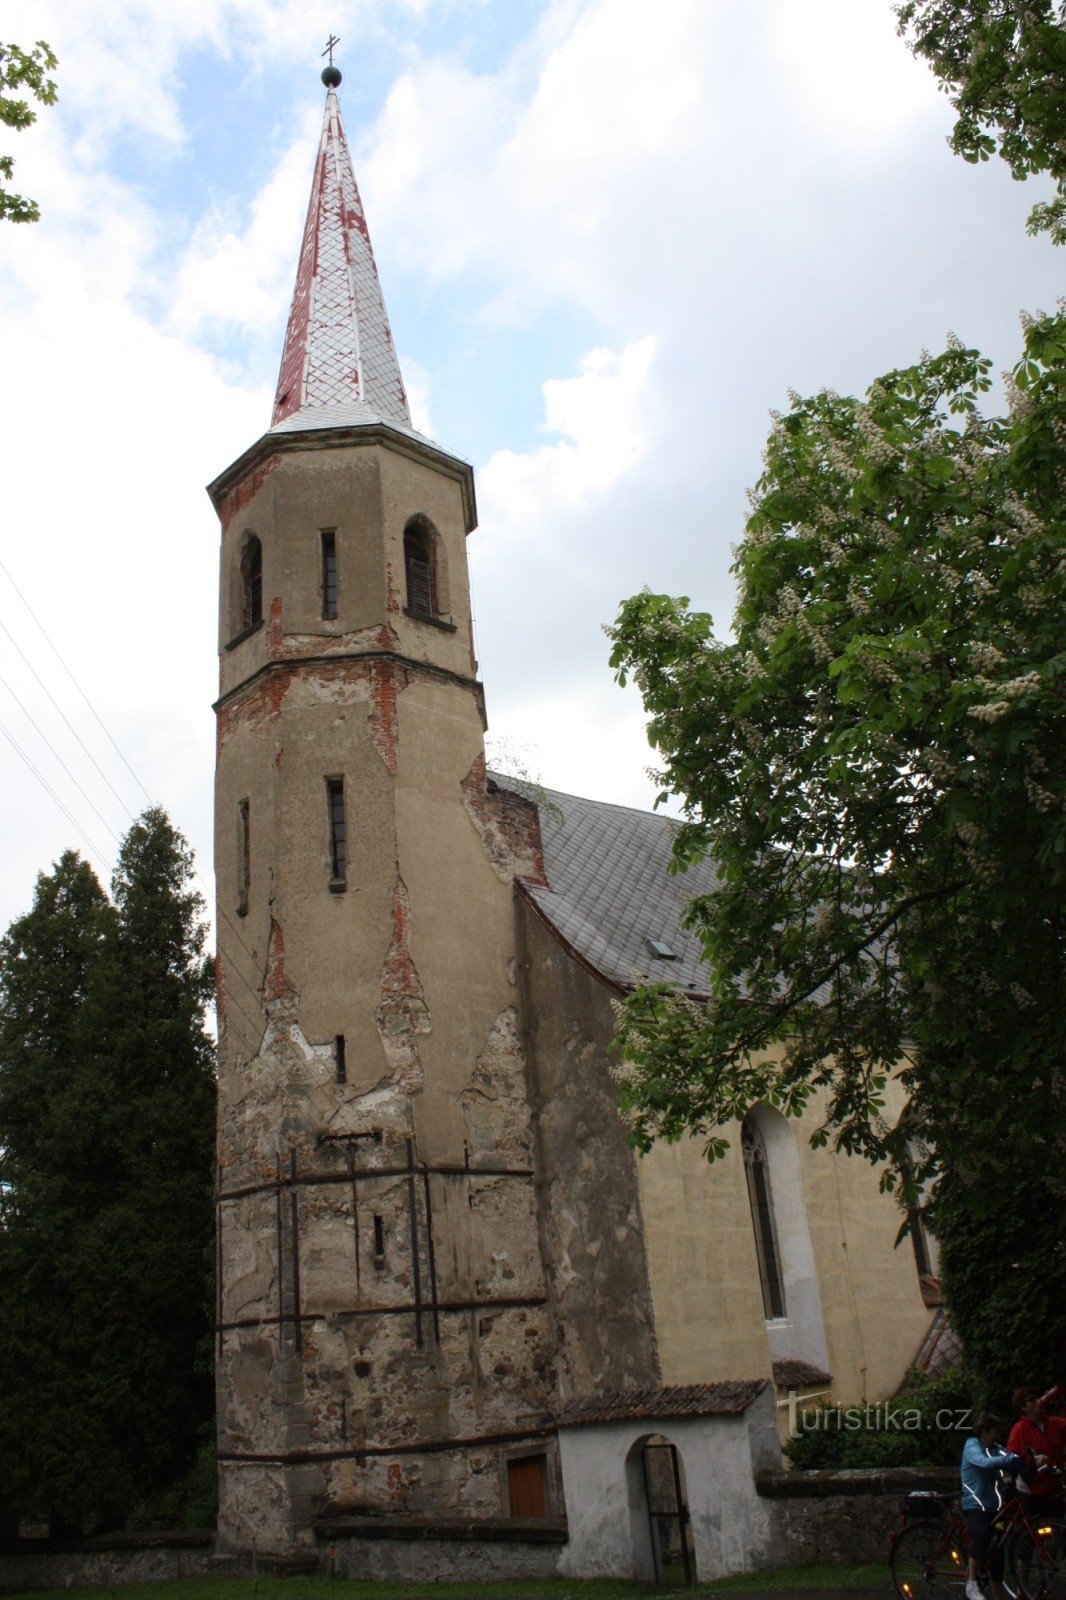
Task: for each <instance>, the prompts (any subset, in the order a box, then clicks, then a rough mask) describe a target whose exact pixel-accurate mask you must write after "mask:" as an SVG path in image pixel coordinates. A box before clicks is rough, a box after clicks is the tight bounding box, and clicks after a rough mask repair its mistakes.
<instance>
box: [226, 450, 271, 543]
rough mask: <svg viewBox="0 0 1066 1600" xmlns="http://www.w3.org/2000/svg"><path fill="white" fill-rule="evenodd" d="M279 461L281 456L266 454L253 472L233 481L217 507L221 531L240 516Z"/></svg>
mask: <svg viewBox="0 0 1066 1600" xmlns="http://www.w3.org/2000/svg"><path fill="white" fill-rule="evenodd" d="M280 462H281V457H280V456H278V455H273V456H267V458H266V460H265V461H261V462H260V463H259V465H258V466H257V467H256V469H255V471H254V472H250V473H248V475H247V477H244V478H242V479H241V480H240V482H239V483H235V484H234V485H233V488H232V489H227V491H226V493H225V494H224V495H223V497H222V503H221V505H220V506H219V508H218V515H219V520H220V521H221V523H222V531H223V533H225V531H226V529H227V528H228V527H229V525H230V523H231V522H232V521H233V519H234V518H235V517H238V516H240V514H241V512H242V511H243V510H244V508H245V506H247V505H249V504H250V503H251V501H253V500H254V499H255V497H256V495H257V494H258V493H259V491H260V489H261V488H262V487H263V485H264V483H265V482H266V480H267V479H268V478H269V477H270V474H271V473H272V472H273V471H274V468H275V467H277V466H278V465H280Z"/></svg>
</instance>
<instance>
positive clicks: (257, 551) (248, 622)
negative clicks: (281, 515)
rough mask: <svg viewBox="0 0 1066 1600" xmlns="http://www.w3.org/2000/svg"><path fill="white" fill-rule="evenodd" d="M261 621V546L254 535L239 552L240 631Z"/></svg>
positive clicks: (251, 534) (249, 537) (250, 536)
mask: <svg viewBox="0 0 1066 1600" xmlns="http://www.w3.org/2000/svg"><path fill="white" fill-rule="evenodd" d="M262 620H263V546H262V545H261V544H260V542H259V540H258V539H257V538H256V536H255V534H254V533H250V534H249V535H248V538H247V540H246V541H245V545H244V549H243V551H242V552H241V631H242V632H243V631H244V630H245V629H246V628H254V627H255V626H256V625H257V624H258V623H260V622H262Z"/></svg>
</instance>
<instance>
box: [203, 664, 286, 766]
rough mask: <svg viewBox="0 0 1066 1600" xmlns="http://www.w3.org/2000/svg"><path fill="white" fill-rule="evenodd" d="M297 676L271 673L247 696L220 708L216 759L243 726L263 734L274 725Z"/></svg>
mask: <svg viewBox="0 0 1066 1600" xmlns="http://www.w3.org/2000/svg"><path fill="white" fill-rule="evenodd" d="M294 676H295V674H294V673H291V672H270V673H268V674H267V675H266V676H265V677H262V678H260V679H258V680H257V682H255V683H253V684H252V685H251V686H250V687H249V688H248V689H247V690H246V691H245V692H244V693H243V694H241V695H237V696H235V697H234V698H233V699H232V700H227V701H226V702H225V704H224V705H221V706H219V708H218V714H217V715H218V720H217V724H216V739H215V749H216V756H217V755H221V753H222V747H223V745H224V744H225V743H226V741H227V740H228V739H229V738H230V736H231V735H232V734H233V733H234V732H235V731H236V729H237V728H239V727H248V728H250V729H251V730H252V732H253V733H261V732H262V731H263V729H264V728H267V727H269V726H270V724H271V723H272V722H274V721H275V720H276V718H277V716H278V713H279V712H280V710H281V707H282V703H283V702H284V699H285V696H286V695H287V694H288V692H289V689H290V687H291V686H292V683H293V679H294Z"/></svg>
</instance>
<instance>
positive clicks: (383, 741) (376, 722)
mask: <svg viewBox="0 0 1066 1600" xmlns="http://www.w3.org/2000/svg"><path fill="white" fill-rule="evenodd" d="M406 687H407V674H406V672H405V671H404V670H403V668H402V667H399V666H397V665H396V664H394V663H393V662H391V661H375V662H372V663H371V669H370V708H371V709H370V737H371V738H372V739H373V741H374V748H375V749H376V750H377V752H378V754H379V755H380V757H381V759H382V760H383V761H384V763H385V765H386V767H387V768H388V770H389V771H390V772H391V773H395V771H396V748H397V742H398V734H399V730H398V719H397V715H396V708H397V702H398V700H399V697H400V694H401V692H402V691H403V690H404V689H405V688H406Z"/></svg>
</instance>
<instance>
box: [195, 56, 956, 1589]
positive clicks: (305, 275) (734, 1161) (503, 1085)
mask: <svg viewBox="0 0 1066 1600" xmlns="http://www.w3.org/2000/svg"><path fill="white" fill-rule="evenodd" d="M324 81H325V83H326V86H327V95H326V107H325V116H324V121H323V129H322V136H321V140H320V143H319V147H318V151H317V156H316V162H315V172H314V178H313V183H312V193H311V200H310V205H309V209H308V214H307V221H306V226H305V232H304V239H303V245H302V249H301V254H300V259H299V263H298V267H297V278H296V286H295V291H294V295H293V301H292V308H291V312H290V317H289V323H288V329H287V333H286V338H285V345H284V350H283V353H282V362H281V373H280V378H279V383H278V392H277V397H276V401H275V407H274V414H273V417H272V420H271V425H270V427H269V428H268V430H267V431H266V432H265V433H264V434H263V435H262V437H261V438H259V439H258V440H257V441H255V442H254V443H252V444H251V445H250V446H249V448H248V449H247V450H246V451H245V452H244V453H243V454H242V455H241V456H240V457H239V459H238V460H237V461H235V462H234V463H233V464H232V465H231V466H230V467H228V468H227V469H226V470H225V471H224V472H222V473H221V474H220V476H219V477H218V478H217V479H216V480H215V481H214V483H213V484H212V485H211V486H210V491H209V492H210V494H211V497H212V500H213V502H214V505H215V507H216V509H217V511H218V514H219V518H220V522H221V526H222V544H221V568H220V596H219V660H220V687H219V699H218V701H217V705H216V712H217V718H218V760H217V779H216V808H217V809H216V876H217V885H218V937H219V960H218V1016H219V1024H220V1039H219V1055H220V1067H219V1145H218V1159H219V1192H218V1219H219V1227H218V1264H219V1271H218V1297H219V1298H218V1346H217V1370H218V1438H219V1463H220V1486H221V1513H220V1534H221V1537H222V1540H223V1542H224V1544H226V1545H228V1546H229V1547H230V1548H235V1549H249V1548H251V1547H252V1546H253V1545H254V1546H255V1548H256V1549H258V1550H259V1551H260V1552H264V1551H273V1552H278V1553H285V1552H289V1553H292V1552H299V1551H310V1552H313V1551H315V1550H319V1551H324V1550H325V1549H327V1548H330V1547H332V1548H333V1549H334V1550H335V1551H339V1552H340V1554H339V1556H338V1558H337V1559H338V1560H339V1561H340V1562H341V1564H342V1565H343V1567H344V1570H347V1571H349V1572H350V1573H351V1574H352V1575H361V1576H367V1577H373V1576H381V1575H386V1574H387V1575H390V1576H397V1575H404V1574H407V1575H410V1576H413V1577H417V1576H420V1575H421V1576H431V1575H434V1574H441V1575H443V1574H448V1575H453V1576H463V1575H466V1576H474V1575H477V1574H490V1573H496V1574H502V1575H514V1576H518V1575H523V1574H525V1575H532V1576H536V1575H542V1574H546V1573H549V1572H555V1571H562V1572H568V1573H572V1574H596V1573H616V1574H619V1575H622V1576H625V1575H634V1574H636V1575H645V1576H652V1575H653V1574H655V1573H659V1574H660V1575H662V1574H664V1573H670V1572H676V1571H677V1570H678V1563H680V1566H681V1568H682V1569H684V1570H685V1571H687V1570H688V1568H689V1566H690V1565H691V1564H692V1563H693V1562H694V1563H695V1569H698V1571H699V1573H700V1576H701V1577H711V1576H714V1575H715V1574H716V1573H717V1572H722V1571H728V1570H736V1569H737V1568H738V1567H743V1566H748V1565H757V1564H758V1563H759V1561H760V1560H761V1559H764V1558H765V1555H766V1552H767V1551H768V1550H769V1548H770V1530H769V1524H768V1517H767V1513H766V1510H765V1506H764V1505H762V1504H761V1503H760V1502H759V1501H758V1497H757V1495H756V1493H755V1488H754V1475H755V1473H756V1472H757V1471H759V1470H761V1469H762V1468H764V1467H766V1466H768V1465H773V1464H774V1463H775V1462H777V1461H778V1459H779V1452H778V1441H779V1437H780V1435H781V1433H782V1431H784V1430H785V1429H786V1428H787V1425H788V1419H789V1417H790V1416H792V1417H793V1418H794V1416H795V1411H796V1407H797V1405H799V1404H801V1403H802V1401H803V1399H804V1397H806V1396H815V1395H817V1396H827V1395H828V1394H829V1393H830V1392H831V1393H832V1395H833V1396H834V1397H835V1398H837V1399H839V1400H842V1401H853V1400H861V1399H864V1398H865V1399H868V1400H870V1401H874V1400H877V1399H881V1398H884V1397H886V1396H888V1395H890V1394H892V1393H894V1391H895V1390H896V1388H897V1387H898V1385H899V1383H900V1381H901V1379H902V1377H903V1375H904V1373H905V1371H906V1369H907V1368H908V1366H909V1365H910V1364H911V1363H912V1362H913V1361H914V1359H915V1357H916V1355H917V1353H918V1352H919V1351H920V1350H921V1349H923V1348H928V1347H929V1344H930V1339H931V1337H932V1334H933V1326H932V1319H933V1317H934V1315H939V1313H938V1312H935V1311H934V1309H933V1307H932V1306H931V1305H930V1301H931V1300H933V1299H935V1281H934V1280H933V1279H932V1278H931V1277H930V1276H929V1272H930V1264H929V1262H928V1260H925V1259H922V1258H921V1256H920V1255H919V1257H918V1259H916V1258H915V1256H914V1255H913V1254H912V1252H911V1250H910V1248H909V1247H904V1248H902V1249H899V1250H897V1249H895V1248H894V1242H895V1237H896V1233H897V1229H898V1224H899V1216H898V1212H897V1210H896V1208H895V1204H894V1202H893V1200H892V1199H891V1197H885V1196H883V1195H881V1194H880V1193H879V1190H878V1183H877V1177H876V1174H875V1173H874V1172H873V1171H871V1170H870V1169H869V1168H868V1167H867V1166H866V1165H864V1164H863V1163H861V1162H856V1161H852V1160H849V1159H847V1158H845V1157H842V1156H838V1155H836V1154H834V1153H832V1152H831V1151H827V1150H812V1149H811V1148H810V1146H809V1143H808V1142H807V1138H806V1137H805V1135H806V1133H807V1132H808V1131H809V1130H808V1129H806V1128H805V1127H804V1126H803V1125H802V1124H800V1125H797V1124H795V1123H792V1122H786V1121H785V1120H784V1119H783V1118H782V1117H781V1116H779V1115H778V1114H777V1113H776V1112H775V1111H773V1110H772V1109H771V1108H769V1107H765V1108H762V1109H760V1110H759V1111H757V1112H756V1113H755V1114H753V1115H752V1116H751V1117H749V1118H748V1119H747V1121H746V1122H745V1124H744V1127H743V1128H738V1129H735V1130H733V1133H734V1137H733V1138H732V1149H731V1151H730V1153H729V1155H728V1156H727V1157H726V1158H725V1159H724V1160H722V1161H721V1162H718V1163H715V1164H714V1165H713V1166H708V1164H707V1163H706V1161H705V1160H704V1158H703V1155H702V1151H701V1146H700V1142H699V1141H698V1140H693V1141H690V1142H687V1143H681V1144H677V1145H672V1146H663V1147H661V1148H656V1149H655V1150H653V1151H652V1152H651V1154H650V1155H648V1156H647V1157H645V1158H643V1159H640V1158H638V1157H637V1156H636V1155H635V1154H634V1152H633V1151H632V1150H630V1149H629V1148H628V1146H627V1143H626V1135H625V1128H624V1126H623V1124H622V1121H621V1119H620V1117H619V1114H618V1111H617V1108H616V1107H617V1087H618V1085H617V1079H616V1076H615V1074H616V1071H617V1067H618V1063H617V1062H616V1060H615V1058H614V1057H613V1056H612V1054H611V1052H610V1048H609V1047H610V1042H611V1038H612V1035H613V1031H614V1016H613V1011H612V1002H613V1001H614V1000H615V998H616V997H617V996H618V995H619V994H621V993H623V992H624V991H625V990H626V989H627V987H629V986H630V985H632V984H633V983H634V982H637V981H639V980H642V979H644V978H646V977H650V978H655V979H665V980H669V981H671V982H674V983H676V984H678V985H679V986H680V987H681V988H682V989H684V990H685V991H687V992H689V993H691V994H693V995H696V996H699V995H701V994H706V992H707V986H708V984H707V974H706V972H705V971H704V970H703V969H702V967H701V965H700V960H699V953H698V951H697V950H696V948H695V947H694V944H693V942H692V940H691V938H690V937H689V936H688V935H687V934H686V932H685V931H684V929H683V926H682V921H681V915H682V911H683V908H684V904H685V902H686V900H687V898H688V897H689V896H690V895H691V894H693V893H698V892H704V891H705V890H706V889H708V888H710V887H711V886H712V880H711V877H710V870H711V869H710V868H708V867H703V868H700V869H697V870H696V871H695V872H694V873H693V874H690V875H689V877H688V878H679V877H674V876H671V875H670V874H669V872H668V870H667V866H668V857H669V848H670V826H671V825H670V824H669V823H668V822H666V821H664V820H663V819H662V818H661V817H658V816H652V815H646V814H644V813H641V812H637V811H633V810H631V809H628V808H626V807H623V806H615V805H609V804H604V803H601V802H596V801H591V800H585V799H580V798H578V797H575V796H571V795H565V794H557V793H547V794H544V793H541V792H540V791H536V792H534V791H532V790H530V789H529V788H528V787H526V786H523V785H522V784H520V783H515V782H513V781H511V780H508V779H507V778H506V777H504V776H502V775H494V774H490V773H488V772H486V767H485V750H484V733H485V727H486V719H485V700H484V694H483V690H482V686H481V683H480V681H479V679H478V665H477V661H476V658H475V653H474V641H473V632H472V625H471V611H470V593H469V579H468V571H467V561H466V539H467V537H468V536H469V535H470V534H471V533H473V531H474V529H475V528H476V525H477V513H476V501H475V490H474V479H473V472H472V470H471V468H470V466H469V465H468V464H467V463H465V462H464V461H462V460H461V459H460V458H458V457H456V456H454V455H453V454H451V453H450V452H449V451H448V450H447V449H446V448H445V447H443V446H441V445H440V444H438V443H436V442H435V441H433V440H431V439H428V438H426V437H424V436H423V435H422V434H420V433H419V432H418V431H417V429H415V427H414V426H413V424H412V421H411V416H410V411H409V408H408V404H407V399H406V395H405V391H404V386H403V380H402V376H401V374H400V370H399V365H398V362H397V359H396V354H395V350H394V347H393V342H392V336H391V333H390V330H389V324H388V319H387V315H386V312H385V304H384V299H383V297H382V293H381V287H380V282H379V278H378V271H377V267H376V264H375V261H374V256H373V251H372V248H371V244H370V236H369V231H368V229H367V225H366V220H365V217H364V214H363V209H362V204H361V201H360V197H359V192H358V189H357V187H356V183H355V178H354V174H353V172H352V167H351V160H350V156H349V152H348V148H347V144H346V141H345V136H344V130H343V126H342V123H341V118H340V110H339V104H338V99H337V93H336V90H337V87H338V85H339V82H340V74H339V73H338V72H337V71H336V69H334V68H332V67H331V68H328V69H327V71H326V73H325V74H324ZM812 1115H816V1112H815V1113H812ZM920 1247H921V1241H920V1240H919V1248H920ZM442 1551H448V1552H450V1554H449V1555H448V1557H447V1559H445V1557H444V1556H443V1555H442V1554H441V1552H442ZM695 1569H694V1570H695Z"/></svg>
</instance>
